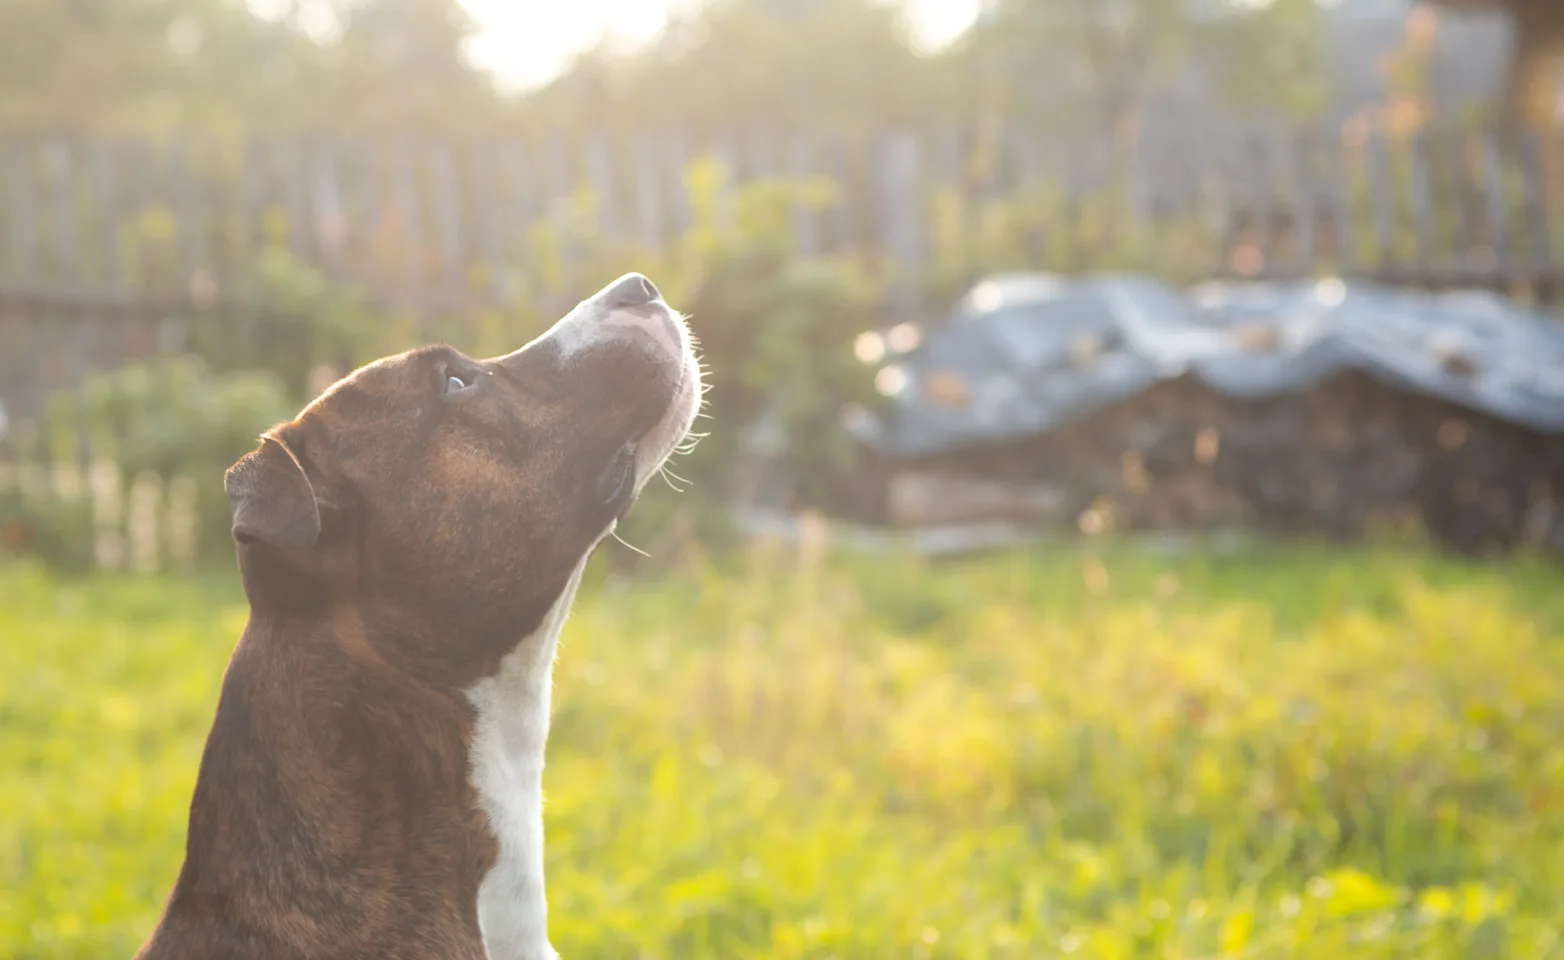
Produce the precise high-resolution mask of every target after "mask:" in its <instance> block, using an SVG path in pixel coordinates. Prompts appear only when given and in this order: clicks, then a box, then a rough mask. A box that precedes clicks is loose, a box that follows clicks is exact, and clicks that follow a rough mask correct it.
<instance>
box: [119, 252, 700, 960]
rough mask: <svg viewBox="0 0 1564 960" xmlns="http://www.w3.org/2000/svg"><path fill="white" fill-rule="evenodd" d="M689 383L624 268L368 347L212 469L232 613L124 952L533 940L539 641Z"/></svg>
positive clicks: (533, 957)
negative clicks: (199, 741)
mask: <svg viewBox="0 0 1564 960" xmlns="http://www.w3.org/2000/svg"><path fill="white" fill-rule="evenodd" d="M700 395H701V388H700V369H699V366H698V364H697V362H696V358H695V354H694V351H693V348H692V341H691V337H690V334H689V332H688V330H687V329H686V328H685V326H684V323H683V321H682V319H681V318H680V317H679V316H678V315H677V314H675V313H674V311H672V310H671V309H669V307H668V305H667V304H666V303H665V302H664V301H663V299H662V296H661V295H660V294H659V293H658V291H657V289H656V287H654V286H653V285H652V284H651V282H650V281H649V280H647V279H646V278H645V277H643V276H641V275H640V274H633V273H632V274H627V275H625V276H624V277H621V278H620V279H619V280H617V281H615V282H613V283H611V284H609V285H608V286H607V287H605V288H603V289H602V290H601V291H599V292H598V293H597V294H595V295H594V296H593V297H591V298H590V299H588V300H586V301H583V302H582V303H581V304H580V305H579V306H577V307H576V308H575V309H574V310H573V311H571V313H570V314H569V315H568V316H566V317H565V318H564V319H563V320H561V321H560V322H559V323H557V324H556V325H555V326H554V327H553V328H552V329H551V330H549V331H548V333H546V334H544V335H543V336H541V337H539V338H538V339H537V340H534V341H533V342H531V343H529V344H527V345H526V346H524V347H522V348H521V349H520V350H517V351H516V352H515V353H512V354H509V355H507V356H503V357H498V358H495V359H491V360H472V359H469V358H468V357H466V356H463V355H462V354H461V353H459V352H457V351H456V350H454V349H451V348H449V347H446V346H430V347H423V348H420V349H416V350H412V351H410V352H407V353H403V354H399V355H397V356H392V357H387V358H385V359H382V360H378V361H376V362H374V363H371V364H369V365H368V366H365V367H363V368H361V369H359V370H357V371H355V372H354V373H352V374H351V375H349V376H347V377H346V378H344V379H343V380H342V381H341V382H339V383H337V384H336V385H334V386H333V387H331V388H330V389H329V390H328V391H326V392H325V393H324V394H323V395H322V396H321V397H320V398H319V399H317V400H316V401H315V402H313V403H311V404H310V405H309V406H308V407H306V408H305V409H304V411H303V412H302V413H300V414H299V416H298V417H297V418H296V419H294V420H291V421H289V422H287V423H284V424H282V425H280V426H278V427H276V428H274V429H272V430H270V431H268V432H267V433H266V434H265V435H264V436H263V438H262V440H261V442H260V446H259V448H258V449H256V450H255V451H254V452H252V453H250V454H247V455H246V456H245V457H244V458H242V459H241V460H239V462H238V463H236V464H234V465H233V467H232V468H230V469H229V471H228V474H227V478H226V479H227V489H228V494H229V497H230V499H231V500H232V505H233V536H234V539H235V540H236V541H237V542H238V548H237V549H238V554H239V566H240V570H241V574H242V577H243V581H244V589H245V594H246V595H247V596H248V598H249V601H250V620H249V623H248V625H247V626H246V627H245V630H244V633H243V635H242V636H241V638H240V640H239V643H238V645H237V647H236V648H235V649H234V652H233V656H232V659H231V661H230V662H229V666H228V671H227V674H226V676H225V677H224V680H223V686H222V693H221V696H220V698H219V700H218V705H217V712H216V716H215V718H214V720H213V723H212V728H211V732H210V735H209V737H208V739H207V743H206V750H205V753H204V755H203V756H202V759H201V768H200V774H199V777H198V779H197V781H196V787H195V795H194V798H193V800H192V802H191V806H190V821H189V831H188V836H187V842H186V851H185V860H184V865H183V867H182V868H181V870H180V872H179V876H178V878H177V880H176V881H175V883H174V887H173V891H172V893H171V894H170V896H169V898H168V902H167V905H166V906H165V908H164V912H163V916H162V918H161V920H160V921H159V923H158V926H157V929H156V930H155V931H154V932H153V933H152V935H151V937H150V938H149V940H148V941H147V943H146V945H145V946H144V947H143V948H142V950H141V952H140V954H139V955H138V956H139V957H140V958H141V960H197V958H199V960H217V958H222V960H247V958H266V960H294V958H297V960H305V958H310V960H315V958H365V960H368V958H374V960H397V958H415V957H416V958H441V960H548V958H554V957H556V956H557V955H556V954H555V952H554V950H553V948H552V947H551V946H550V944H549V939H548V933H547V922H546V906H545V900H544V890H543V823H542V799H541V792H540V790H541V778H542V773H543V753H544V741H545V739H546V737H547V733H548V720H549V687H550V671H551V667H552V664H553V660H554V648H555V641H556V638H557V637H558V635H559V630H560V627H561V626H562V625H563V623H564V620H565V617H566V614H567V612H568V610H569V607H570V604H571V601H572V599H573V598H574V595H575V591H576V585H577V584H578V583H579V582H580V579H581V574H582V570H583V568H584V567H585V565H586V561H587V557H588V555H589V554H590V553H591V552H592V550H593V548H594V547H595V546H596V545H597V544H598V543H599V542H600V541H601V540H602V539H603V538H604V537H605V536H607V535H608V534H609V533H611V532H612V531H613V529H614V527H615V525H616V524H617V523H618V521H619V519H620V518H621V517H623V516H624V514H625V511H626V510H628V509H629V507H630V505H631V503H632V502H633V501H634V500H635V499H636V497H637V495H638V494H639V493H640V491H641V488H642V486H643V485H644V484H645V483H646V481H647V479H648V477H650V476H651V475H652V474H653V473H655V472H657V471H658V470H659V469H660V468H661V466H662V464H663V462H664V461H665V460H666V459H667V458H668V456H669V455H670V454H671V453H672V452H673V451H674V450H675V448H676V447H677V446H678V445H679V443H680V441H681V440H682V439H683V438H684V437H685V436H686V435H687V433H688V431H689V429H690V426H691V423H692V421H693V418H694V417H695V415H696V412H697V409H698V407H699V405H700Z"/></svg>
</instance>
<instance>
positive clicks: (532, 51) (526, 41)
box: [461, 0, 981, 88]
mask: <svg viewBox="0 0 1564 960" xmlns="http://www.w3.org/2000/svg"><path fill="white" fill-rule="evenodd" d="M461 2H462V5H463V6H465V7H466V8H467V10H468V11H469V12H470V13H471V14H472V17H473V19H474V20H476V21H477V23H478V26H479V29H480V31H481V33H480V36H479V37H478V38H477V39H476V41H475V42H474V44H473V48H472V50H471V51H470V53H471V56H472V59H473V61H474V63H476V64H477V65H478V66H479V67H482V68H483V69H485V70H488V71H491V72H492V73H493V74H494V75H495V77H496V78H497V79H498V80H499V82H500V83H502V84H503V85H505V86H507V87H511V88H525V87H531V86H535V85H537V84H541V83H544V82H546V81H548V80H549V79H551V78H552V77H553V76H554V75H556V74H557V73H559V71H560V70H562V69H563V68H564V67H565V66H566V64H567V63H568V62H569V60H570V58H571V57H572V56H573V55H574V54H576V53H577V52H579V51H581V50H583V49H585V48H587V47H590V46H592V45H593V44H595V43H596V42H597V41H598V40H599V39H600V38H602V37H603V36H604V35H608V36H611V37H614V38H615V39H616V41H622V42H625V43H627V44H635V43H638V42H642V41H645V40H647V39H649V38H651V37H652V36H653V35H655V34H656V33H657V31H658V30H659V29H660V28H661V27H662V25H663V23H664V22H665V21H666V20H667V17H668V14H669V11H671V10H676V9H680V8H681V7H683V5H684V4H685V3H686V2H688V0H461ZM980 3H981V0H910V2H909V4H908V7H909V12H910V13H911V15H912V18H913V25H914V27H915V29H916V30H917V31H918V34H919V38H920V40H922V41H923V42H924V43H925V44H927V45H929V46H939V45H940V44H942V43H944V42H946V41H948V40H950V39H952V38H953V37H955V36H956V35H957V34H959V33H960V32H961V31H962V30H964V29H965V28H966V27H967V26H968V25H969V24H970V23H971V22H972V20H973V18H974V17H975V16H976V15H977V9H978V6H979V4H980Z"/></svg>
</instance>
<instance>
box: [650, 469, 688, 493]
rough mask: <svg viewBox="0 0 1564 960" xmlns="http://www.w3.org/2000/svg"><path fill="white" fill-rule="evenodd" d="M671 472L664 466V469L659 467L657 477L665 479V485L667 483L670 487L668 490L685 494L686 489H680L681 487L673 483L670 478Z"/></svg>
mask: <svg viewBox="0 0 1564 960" xmlns="http://www.w3.org/2000/svg"><path fill="white" fill-rule="evenodd" d="M670 472H671V471H669V469H668V468H667V467H666V466H663V467H659V468H658V470H657V475H658V476H659V477H662V478H663V483H666V484H667V485H668V489H670V490H672V491H673V492H674V493H683V492H684V488H682V487H680V486H679V485H677V484H675V483H674V482H673V479H672V478H671V477H670ZM686 482H688V481H686Z"/></svg>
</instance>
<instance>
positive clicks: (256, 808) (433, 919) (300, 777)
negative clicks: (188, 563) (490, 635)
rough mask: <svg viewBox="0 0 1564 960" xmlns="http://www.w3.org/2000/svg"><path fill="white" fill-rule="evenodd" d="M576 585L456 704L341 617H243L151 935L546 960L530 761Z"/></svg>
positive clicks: (307, 948)
mask: <svg viewBox="0 0 1564 960" xmlns="http://www.w3.org/2000/svg"><path fill="white" fill-rule="evenodd" d="M582 566H583V567H584V562H583V565H582ZM580 575H581V568H578V569H577V570H576V571H575V572H574V574H573V575H572V577H571V578H570V581H569V584H568V586H567V588H566V590H565V591H564V593H563V594H562V595H561V596H559V597H558V598H557V599H556V600H555V602H554V603H553V604H552V605H551V606H550V608H549V609H548V610H547V612H546V613H545V614H544V616H543V618H542V622H541V623H538V624H537V625H536V628H535V629H533V630H531V631H530V632H529V633H528V635H527V636H525V637H522V638H520V639H519V641H518V642H517V643H516V644H515V646H514V648H513V649H512V650H511V652H510V653H509V654H508V655H507V656H506V657H505V658H504V659H503V660H502V661H501V663H500V665H499V668H498V670H497V671H495V672H493V673H492V674H491V675H490V676H488V677H486V678H483V679H480V680H478V681H476V682H475V683H471V684H468V685H465V686H461V687H453V686H450V685H448V684H445V683H443V682H439V680H435V681H434V682H431V680H430V679H429V678H427V677H421V676H419V675H418V674H417V673H416V672H411V671H408V670H407V669H405V668H404V666H405V665H403V664H399V663H397V662H394V660H393V659H392V658H388V657H387V656H386V654H385V651H387V650H396V649H398V648H406V647H408V646H409V644H406V643H399V642H397V641H398V638H395V637H388V636H381V635H380V634H381V633H382V632H384V630H385V627H384V626H381V625H376V626H373V627H368V628H366V627H365V625H364V624H363V622H362V620H360V619H358V618H357V614H356V612H355V611H354V610H353V608H352V607H351V606H338V607H336V608H333V609H332V610H331V612H329V613H328V614H326V615H324V616H320V615H316V616H312V617H311V618H309V619H306V620H300V619H298V618H297V617H292V618H287V619H281V618H274V617H267V616H265V615H262V614H256V613H252V618H251V621H250V623H249V624H248V626H247V627H246V629H245V632H244V635H243V637H242V638H241V640H240V642H239V645H238V646H237V648H236V649H235V652H234V656H233V660H232V662H231V664H230V668H229V671H228V673H227V675H226V677H225V679H224V683H223V690H222V695H221V698H220V700H219V704H218V709H217V715H216V717H215V718H214V722H213V725H212V730H211V734H210V736H209V738H208V741H207V746H206V751H205V753H204V755H203V758H202V763H201V771H200V774H199V777H198V780H197V784H196V790H195V795H194V798H193V800H192V803H191V810H190V824H189V834H188V839H187V849H186V860H185V863H184V866H183V867H182V869H181V871H180V875H179V878H178V881H177V882H176V884H175V887H174V890H173V892H172V894H171V895H170V898H169V903H168V907H167V919H166V922H167V923H168V924H170V925H183V926H185V928H186V931H185V932H186V933H188V932H189V927H190V925H191V924H198V925H202V926H210V927H212V928H213V929H212V930H211V931H210V933H209V934H205V935H204V939H206V940H207V941H208V942H209V943H211V944H212V945H213V946H214V947H227V946H229V945H230V944H232V943H233V942H234V940H233V938H235V937H238V936H240V935H241V934H240V932H241V931H242V936H243V938H244V939H245V941H246V942H250V943H255V944H257V946H261V947H262V949H261V950H259V951H257V952H259V953H263V954H266V955H271V952H275V953H276V955H291V952H292V951H297V952H299V953H302V954H308V955H329V956H339V955H340V956H358V955H361V953H362V954H363V955H366V956H367V955H376V956H384V957H395V956H400V955H401V954H400V953H398V952H397V951H398V949H406V945H407V944H415V943H420V942H422V943H426V944H427V943H431V942H432V943H438V944H440V945H441V946H440V951H437V952H438V955H440V956H452V957H467V956H469V955H470V956H473V957H486V958H488V960H551V958H552V957H553V956H554V955H553V952H552V950H551V949H550V948H549V946H548V938H547V930H546V926H547V916H546V914H547V910H546V905H545V899H544V891H543V857H542V853H543V824H542V797H541V786H542V770H543V750H544V744H545V742H546V739H547V734H548V720H549V704H550V685H551V672H552V671H551V668H552V663H553V658H554V651H555V647H556V643H557V639H558V636H559V632H560V629H561V628H562V626H563V624H564V621H565V618H566V616H567V615H568V612H569V607H570V604H571V602H572V600H573V598H574V594H575V588H576V585H577V584H578V583H579V581H580ZM422 639H424V640H425V641H427V639H428V638H422ZM219 927H226V930H225V929H218V928H219ZM377 942H378V943H379V944H380V948H379V949H380V952H378V953H376V952H374V951H373V950H370V951H368V952H365V950H366V948H367V947H369V946H371V945H373V944H375V943H377ZM485 943H486V944H487V949H486V950H485V947H484V945H485ZM396 945H400V946H396ZM474 949H476V952H473V950H474ZM235 955H238V956H244V955H247V954H246V953H245V952H244V951H242V950H240V951H237V952H236V954H235ZM146 956H147V957H154V956H156V957H161V956H165V954H160V953H158V952H157V951H156V950H149V951H148V952H147V954H146ZM166 956H176V955H175V954H166Z"/></svg>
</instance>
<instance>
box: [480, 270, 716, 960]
mask: <svg viewBox="0 0 1564 960" xmlns="http://www.w3.org/2000/svg"><path fill="white" fill-rule="evenodd" d="M662 309H664V310H667V314H666V316H667V317H668V318H670V319H671V320H672V321H673V322H672V323H671V324H670V325H668V326H669V327H670V328H671V330H672V334H673V339H676V341H677V342H671V341H670V339H669V338H668V337H666V336H665V335H664V334H663V333H662V332H660V331H661V330H662V329H664V328H663V327H662V326H661V325H660V324H659V323H658V321H659V320H660V319H661V318H657V317H654V318H647V317H643V316H639V315H637V314H634V313H633V312H630V311H622V312H621V311H615V312H610V313H609V314H608V315H607V316H603V315H601V312H600V311H597V310H594V309H592V301H586V302H585V303H583V304H582V305H581V306H579V307H577V308H576V310H573V311H571V313H570V315H569V316H567V317H566V318H565V319H564V320H561V321H560V322H559V323H558V324H556V325H555V328H554V329H553V330H552V331H550V332H549V333H548V334H545V336H546V337H558V338H560V343H561V352H562V354H563V355H564V356H566V357H568V356H569V355H570V354H571V353H572V352H574V351H576V350H579V349H582V348H583V347H584V346H585V345H586V344H588V343H591V342H601V341H602V340H604V339H608V338H612V337H615V336H626V335H631V336H633V335H636V334H634V333H633V332H632V331H633V330H635V329H636V328H641V329H643V330H644V329H648V328H654V327H655V328H656V329H657V330H658V331H659V332H656V333H654V339H656V340H657V341H658V342H659V343H665V345H666V346H668V347H669V348H670V352H669V356H668V360H669V362H670V363H677V364H678V365H679V368H680V375H679V377H678V380H679V389H678V392H677V394H676V395H675V396H674V398H673V400H672V401H671V402H670V403H669V405H668V410H667V412H666V413H664V414H663V416H662V418H661V420H660V421H659V422H658V423H657V425H656V426H654V427H653V428H652V429H651V430H650V431H648V432H647V434H646V436H644V437H642V438H641V440H640V442H639V443H638V444H637V448H636V489H637V491H639V490H640V488H641V487H643V486H644V485H645V484H646V481H647V480H648V479H650V477H651V475H652V474H653V473H655V472H656V471H657V470H658V469H660V468H661V467H662V465H663V463H664V461H666V460H667V459H668V457H669V456H670V455H671V454H672V453H673V451H674V449H675V448H676V447H677V446H678V445H679V442H680V441H681V440H683V439H684V437H685V436H686V434H688V433H689V430H690V427H691V426H692V425H693V423H694V420H695V415H696V413H697V411H698V410H699V408H700V395H701V385H700V381H701V374H700V366H699V364H698V363H697V362H696V359H695V353H694V350H693V349H692V344H691V341H690V335H689V331H688V329H686V327H685V326H684V323H683V321H682V320H680V319H679V317H678V315H677V314H676V313H674V312H673V311H672V310H668V308H667V307H666V306H664V307H663V308H662ZM614 526H616V524H610V525H609V527H608V528H607V529H605V530H604V531H603V533H602V535H601V536H599V537H598V539H597V541H595V542H594V543H593V544H592V547H591V548H589V549H588V550H587V551H586V553H585V554H584V555H583V556H582V557H581V560H580V562H579V563H578V564H577V565H576V569H575V571H574V572H573V573H572V574H571V576H570V581H569V583H568V584H567V585H566V587H565V590H564V592H563V593H561V594H560V596H559V599H558V600H556V601H555V602H554V605H553V607H551V608H550V609H549V611H548V614H547V615H546V616H545V617H544V618H543V622H542V624H541V625H539V627H538V629H537V630H536V631H535V632H534V633H533V634H532V635H531V636H529V637H527V638H526V639H524V640H522V641H521V643H519V644H518V645H517V647H516V649H515V650H513V651H511V653H510V654H509V655H508V656H506V657H505V659H504V660H503V661H501V663H500V669H499V672H498V673H496V674H495V675H494V676H492V677H488V678H486V679H484V680H481V681H479V682H478V683H476V684H474V685H473V686H472V688H471V689H470V690H468V691H467V696H468V699H469V700H470V701H471V702H472V704H473V707H474V709H475V710H476V711H477V723H476V725H475V727H474V733H473V744H472V769H471V772H470V774H469V775H470V776H471V778H472V783H473V786H474V788H475V789H476V791H477V793H478V797H479V801H480V802H481V803H482V805H483V810H484V813H485V814H487V816H488V819H489V829H490V830H492V831H493V833H494V836H495V839H496V840H497V842H498V844H499V857H498V859H497V860H496V862H495V865H494V869H492V870H490V871H489V874H488V876H486V877H484V879H483V882H482V884H481V885H480V886H479V889H478V925H479V927H480V929H481V930H482V932H483V940H484V947H485V950H486V951H487V953H488V956H489V960H557V957H558V954H556V953H555V952H554V948H553V947H552V946H550V944H549V939H548V902H547V897H546V896H545V894H544V886H543V757H544V748H545V746H546V744H547V741H548V728H549V710H550V706H551V693H552V684H553V666H554V653H555V649H556V647H557V645H558V642H559V633H560V630H561V629H562V628H563V627H564V625H565V620H566V618H567V617H569V615H570V605H571V603H572V602H573V601H574V600H575V596H576V588H577V587H578V586H579V585H580V583H581V575H582V573H583V572H584V571H585V569H586V564H587V559H588V558H589V557H590V556H591V555H592V550H594V549H596V547H597V544H598V543H600V542H602V539H603V538H604V537H607V536H608V535H609V534H610V533H612V532H613V529H614Z"/></svg>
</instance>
